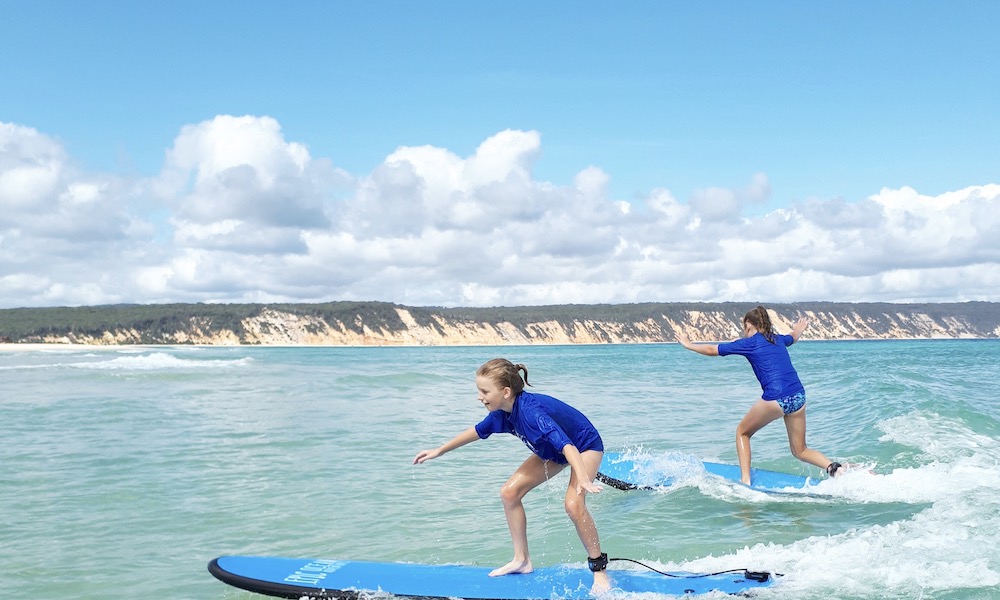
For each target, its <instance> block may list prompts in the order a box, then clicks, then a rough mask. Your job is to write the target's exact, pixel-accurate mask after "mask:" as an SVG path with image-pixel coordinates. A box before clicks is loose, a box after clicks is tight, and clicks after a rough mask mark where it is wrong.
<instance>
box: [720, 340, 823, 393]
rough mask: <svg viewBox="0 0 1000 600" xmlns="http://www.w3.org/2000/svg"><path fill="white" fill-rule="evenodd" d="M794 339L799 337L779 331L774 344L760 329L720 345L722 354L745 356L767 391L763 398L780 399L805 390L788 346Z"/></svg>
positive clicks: (761, 385)
mask: <svg viewBox="0 0 1000 600" xmlns="http://www.w3.org/2000/svg"><path fill="white" fill-rule="evenodd" d="M793 342H795V338H793V337H792V336H790V335H778V334H776V335H775V336H774V343H773V344H772V343H771V342H769V341H767V338H766V337H764V334H762V333H760V332H757V333H755V334H753V335H752V336H750V337H746V338H742V339H739V340H736V341H735V342H729V343H726V344H719V356H727V355H729V354H740V355H742V356H745V357H746V358H747V360H748V361H750V366H751V367H753V372H754V375H756V376H757V381H759V382H760V387H761V389H762V390H763V391H764V393H763V394H762V395H761V398H763V399H764V400H777V399H779V398H785V397H788V396H791V395H793V394H797V393H799V392H804V391H805V388H804V387H803V386H802V382H801V381H799V374H798V373H796V372H795V367H793V366H792V359H791V358H789V356H788V346H791V345H792V343H793Z"/></svg>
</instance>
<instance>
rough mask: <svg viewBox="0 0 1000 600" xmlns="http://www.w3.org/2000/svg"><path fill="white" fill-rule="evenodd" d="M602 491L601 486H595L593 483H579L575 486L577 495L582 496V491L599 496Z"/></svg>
mask: <svg viewBox="0 0 1000 600" xmlns="http://www.w3.org/2000/svg"><path fill="white" fill-rule="evenodd" d="M603 489H604V488H603V487H602V486H599V485H597V484H596V483H594V482H593V481H581V482H579V483H577V484H576V493H577V494H582V493H583V492H584V491H588V492H590V493H591V494H600V493H601V490H603Z"/></svg>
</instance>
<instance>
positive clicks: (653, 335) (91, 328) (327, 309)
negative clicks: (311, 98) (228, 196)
mask: <svg viewBox="0 0 1000 600" xmlns="http://www.w3.org/2000/svg"><path fill="white" fill-rule="evenodd" d="M753 306H754V304H753V303H738V302H722V303H693V302H688V303H679V302H675V303H654V302H648V303H636V304H567V305H554V306H513V307H488V308H442V307H407V306H402V305H398V304H392V303H386V302H326V303H315V304H297V303H279V304H156V305H138V304H119V305H107V306H88V307H60V308H14V309H0V341H5V342H44V341H56V340H59V341H66V340H69V341H84V342H95V341H97V342H99V341H100V340H104V342H105V343H107V342H109V341H113V342H117V343H139V344H159V343H176V342H177V340H191V339H192V338H195V339H199V340H204V339H211V338H213V337H215V338H219V337H221V336H224V335H228V336H229V337H228V338H227V339H230V340H231V343H267V339H268V337H269V335H270V334H272V333H273V334H274V335H275V336H277V335H278V334H280V333H282V331H285V329H283V328H287V323H284V322H283V320H282V319H281V318H276V319H275V318H274V317H273V316H274V315H285V317H289V316H290V317H293V318H301V319H302V322H303V323H304V324H303V325H302V326H303V327H304V330H305V331H306V332H307V333H309V334H315V335H317V336H320V337H322V336H329V335H330V332H331V331H333V332H347V333H353V334H356V336H361V337H365V336H367V337H370V338H373V342H372V343H382V342H385V343H392V342H391V340H389V339H388V338H391V337H393V336H396V337H400V336H403V334H406V333H408V332H409V330H410V329H411V326H412V325H413V323H416V326H417V327H418V328H420V329H421V330H422V331H423V332H424V333H426V332H432V333H434V334H437V335H439V336H440V337H441V338H445V337H447V336H448V335H449V330H456V331H457V330H459V329H461V328H462V327H464V328H466V329H469V328H472V329H476V330H477V331H487V332H492V331H499V330H501V329H504V330H505V331H510V330H511V328H513V330H516V331H517V332H521V333H523V334H524V336H525V338H526V339H529V340H530V341H532V342H542V343H544V342H546V341H549V340H546V338H545V335H546V334H545V333H544V332H542V333H539V332H541V331H542V329H541V326H542V325H543V324H550V325H551V324H552V323H555V324H557V325H558V327H559V330H560V333H561V335H562V336H563V339H569V340H576V339H580V340H587V341H591V342H606V343H614V342H620V341H623V340H626V341H669V340H671V339H672V338H673V333H674V331H675V329H676V328H677V327H690V328H691V329H693V330H701V331H704V332H706V335H708V336H709V337H706V338H705V339H726V338H728V337H733V336H735V335H738V330H736V329H734V327H735V324H736V323H738V322H739V319H740V318H741V317H742V315H743V314H744V313H745V312H746V311H747V310H749V309H750V308H752V307H753ZM767 306H768V308H770V309H772V310H774V311H775V312H776V313H778V314H779V315H781V316H782V318H784V319H785V320H786V321H788V322H791V321H793V320H794V319H797V318H798V317H800V316H804V315H812V316H813V317H814V323H816V327H815V329H813V330H811V331H814V333H815V336H816V337H817V338H821V339H839V338H852V339H857V338H865V337H871V338H881V337H915V338H919V337H978V338H997V337H1000V304H997V303H992V302H965V303H947V304H892V303H839V302H801V303H792V304H768V305H767ZM401 313H403V314H404V315H406V316H407V318H408V319H412V320H411V321H410V322H409V324H408V323H407V322H405V321H404V319H403V317H401ZM286 320H287V319H286ZM250 321H253V322H254V323H255V327H256V328H257V329H256V331H255V332H253V334H252V335H250V332H248V331H247V329H246V328H247V324H248V323H249V322H250ZM824 327H826V329H824ZM452 335H454V332H452ZM713 335H714V336H715V337H710V336H713ZM404 337H405V336H404ZM251 339H252V340H253V341H248V340H251ZM262 340H263V341H262ZM500 341H502V340H500Z"/></svg>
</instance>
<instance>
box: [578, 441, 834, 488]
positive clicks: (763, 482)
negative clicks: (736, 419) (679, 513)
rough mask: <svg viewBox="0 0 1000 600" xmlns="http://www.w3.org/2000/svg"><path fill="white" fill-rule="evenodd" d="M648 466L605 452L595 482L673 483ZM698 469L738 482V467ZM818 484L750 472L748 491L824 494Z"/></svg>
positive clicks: (763, 471)
mask: <svg viewBox="0 0 1000 600" xmlns="http://www.w3.org/2000/svg"><path fill="white" fill-rule="evenodd" d="M651 463H652V460H651V458H649V457H647V458H645V459H642V458H637V459H632V458H627V457H626V456H625V455H624V454H622V453H619V452H605V454H604V460H603V462H601V468H600V470H599V471H598V473H597V479H598V480H600V481H601V482H603V483H606V484H607V485H610V486H611V487H615V488H618V489H620V490H635V489H653V488H656V487H666V486H670V485H673V484H674V482H675V481H676V480H677V477H676V476H674V475H670V474H667V473H662V472H657V471H656V469H655V467H654V466H653V465H652V464H651ZM701 466H702V468H704V470H705V471H706V472H708V473H710V474H712V475H716V476H718V477H722V478H725V479H728V480H730V481H735V482H739V481H740V467H739V465H729V464H724V463H716V462H708V461H702V462H701ZM820 481H821V480H820V479H813V478H812V477H802V476H801V475H792V474H791V473H781V472H778V471H768V470H767V469H757V468H751V469H750V488H751V489H754V490H758V491H761V492H768V493H805V494H809V495H826V494H823V493H822V492H817V491H816V490H815V489H813V488H814V486H815V485H816V484H818V483H819V482H820Z"/></svg>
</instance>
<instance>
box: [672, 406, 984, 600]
mask: <svg viewBox="0 0 1000 600" xmlns="http://www.w3.org/2000/svg"><path fill="white" fill-rule="evenodd" d="M879 427H880V429H882V430H883V431H885V432H886V436H885V438H884V440H886V441H894V442H896V443H899V444H908V445H915V446H916V447H917V448H919V449H920V450H921V454H920V455H919V456H918V457H917V458H918V459H920V460H925V461H926V464H925V465H924V466H921V467H916V468H898V469H893V470H890V472H888V473H886V474H884V475H870V474H868V473H867V472H864V471H855V472H853V473H848V474H847V475H845V476H843V477H838V478H836V479H833V480H828V481H824V482H823V483H821V484H820V486H819V489H822V490H823V491H824V492H827V493H830V494H831V495H832V496H833V497H832V498H831V499H829V500H823V501H824V502H834V503H843V502H908V503H916V504H929V505H930V506H928V507H926V508H924V509H922V510H919V511H918V512H916V513H915V514H914V515H913V516H912V517H911V518H908V519H903V520H899V521H895V522H891V523H888V524H885V525H872V526H866V527H860V528H854V527H851V524H850V523H844V528H845V531H844V533H841V534H837V535H828V536H813V537H807V538H804V539H802V540H799V541H796V542H794V543H790V544H784V545H780V544H759V545H756V546H753V547H748V548H744V549H743V550H740V551H738V552H735V553H733V554H730V555H726V556H719V557H713V556H708V557H704V558H700V559H697V560H693V561H689V562H686V563H683V564H666V565H662V566H663V567H664V568H666V569H667V570H685V571H720V570H725V569H731V568H739V567H746V568H751V569H760V570H769V571H774V572H781V573H785V574H786V575H785V576H784V577H782V578H781V579H780V585H779V586H777V587H776V588H774V589H772V590H768V591H765V592H764V594H763V595H762V596H761V597H769V596H770V595H771V594H773V595H774V597H782V598H786V597H787V598H793V597H795V598H820V597H822V598H827V597H837V598H846V597H862V598H867V597H876V596H877V597H880V598H919V597H922V596H924V595H925V594H933V593H934V592H937V591H946V590H955V589H971V590H980V589H993V590H994V591H996V586H1000V546H998V544H997V543H996V540H997V539H998V537H1000V493H998V492H1000V475H998V473H1000V471H998V467H997V463H998V459H1000V447H998V443H997V442H996V441H995V440H993V439H991V438H988V437H985V436H981V435H978V434H976V433H975V432H973V431H971V430H969V429H968V428H967V427H966V426H964V425H963V424H962V423H960V422H958V421H955V420H951V419H944V418H941V417H939V416H937V415H934V414H928V413H922V412H915V413H911V414H908V415H904V416H900V417H894V418H891V419H888V420H886V421H883V422H882V423H880V424H879ZM712 479H714V480H715V481H716V482H717V486H715V487H712V486H709V487H707V488H703V490H704V489H707V490H709V492H710V493H712V494H715V493H719V494H720V497H721V496H724V494H723V493H722V492H721V491H719V490H721V489H722V488H723V487H727V488H730V490H736V489H739V490H740V491H738V492H734V491H730V492H729V493H731V494H738V495H739V501H741V502H746V501H752V502H753V501H758V502H765V501H767V500H766V499H767V498H768V495H767V494H762V493H759V492H752V491H750V490H746V489H745V488H742V487H741V486H731V485H725V484H722V483H718V482H719V481H721V480H718V479H717V478H712ZM780 501H781V502H790V501H791V502H816V501H817V500H816V499H814V498H801V499H800V498H794V497H792V498H789V497H788V496H781V497H780Z"/></svg>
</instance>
